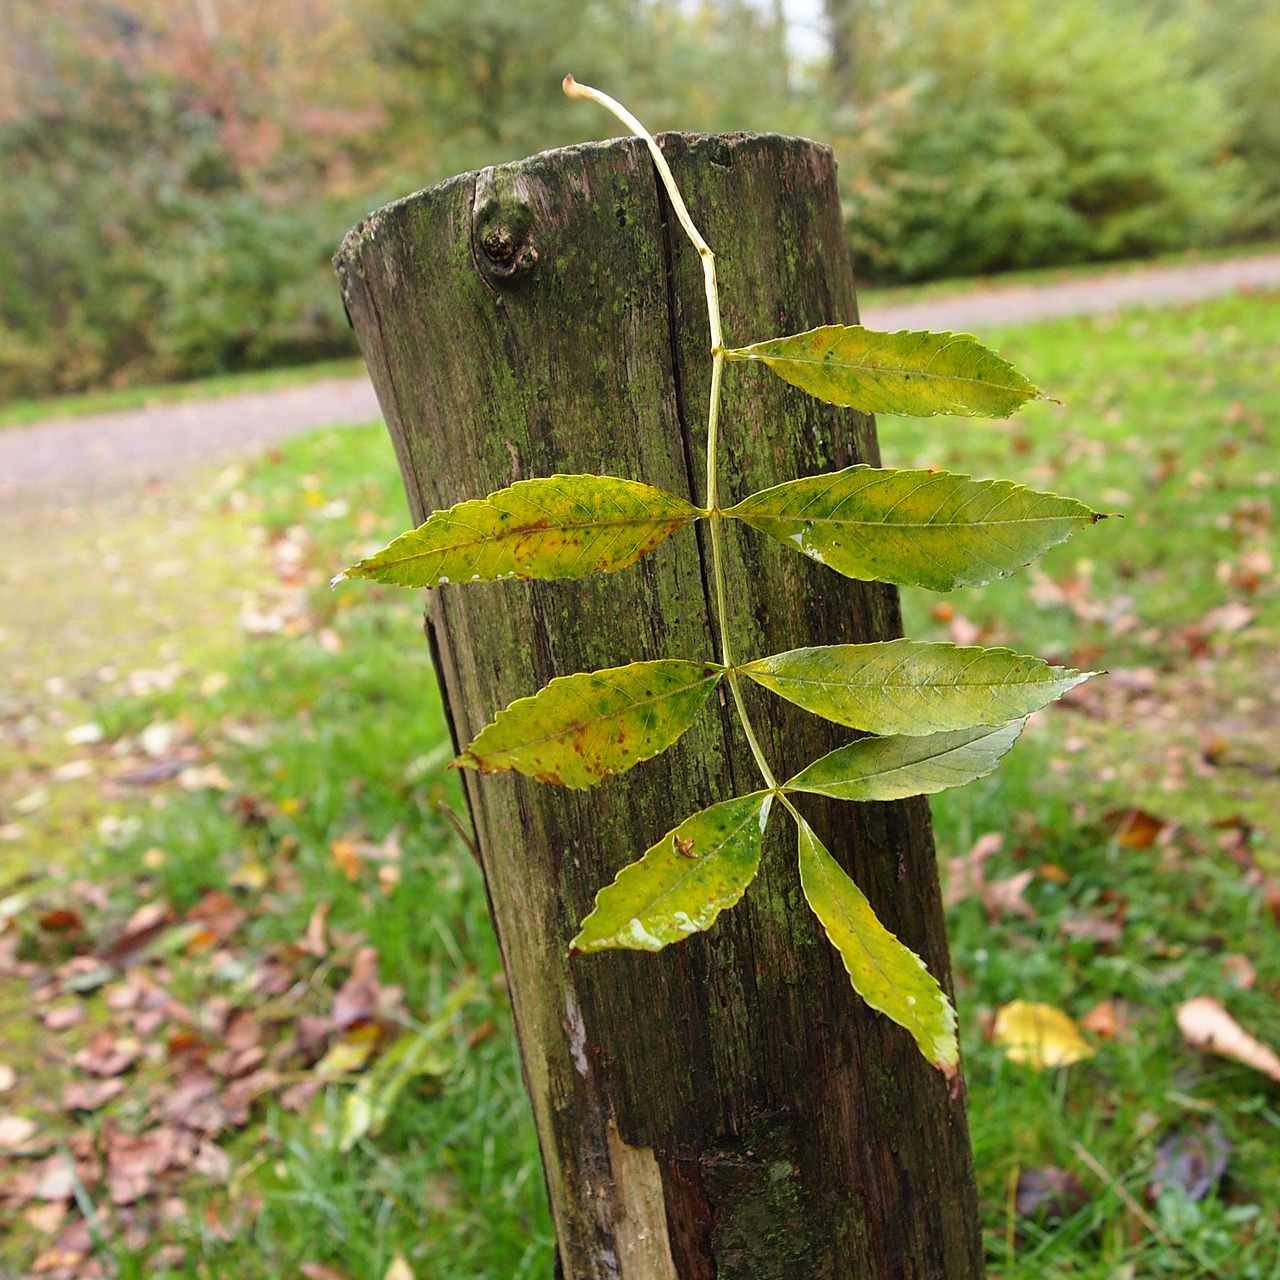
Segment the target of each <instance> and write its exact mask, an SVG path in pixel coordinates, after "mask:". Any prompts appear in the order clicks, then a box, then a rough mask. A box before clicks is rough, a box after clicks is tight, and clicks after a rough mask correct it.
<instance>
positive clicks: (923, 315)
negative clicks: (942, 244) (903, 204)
mask: <svg viewBox="0 0 1280 1280" xmlns="http://www.w3.org/2000/svg"><path fill="white" fill-rule="evenodd" d="M1276 288H1280V253H1272V254H1266V255H1264V256H1261V257H1256V258H1235V259H1232V260H1230V261H1227V262H1196V263H1191V264H1189V265H1187V266H1182V267H1145V268H1141V269H1139V270H1136V271H1124V272H1120V271H1117V272H1112V273H1110V274H1107V275H1099V276H1089V277H1086V278H1084V279H1080V280H1063V281H1059V282H1055V283H1053V284H1024V285H993V286H990V287H988V288H983V289H975V290H974V291H973V292H972V293H962V294H957V295H956V296H954V297H950V298H933V299H928V300H925V301H921V302H909V303H903V304H900V305H898V306H889V307H869V308H867V310H866V313H865V314H864V315H863V317H862V321H863V323H864V324H865V325H867V326H868V327H869V328H872V329H885V330H893V329H972V330H975V331H977V332H979V333H981V331H982V330H983V329H990V328H995V327H998V326H1000V325H1007V324H1022V323H1023V322H1025V321H1027V320H1049V319H1052V318H1053V317H1055V316H1076V315H1097V314H1099V313H1101V312H1106V311H1115V310H1116V309H1117V308H1119V307H1135V306H1155V305H1159V304H1160V303H1168V302H1195V301H1198V300H1199V299H1201V298H1215V297H1217V296H1219V295H1220V294H1224V293H1235V292H1236V291H1237V290H1240V289H1276Z"/></svg>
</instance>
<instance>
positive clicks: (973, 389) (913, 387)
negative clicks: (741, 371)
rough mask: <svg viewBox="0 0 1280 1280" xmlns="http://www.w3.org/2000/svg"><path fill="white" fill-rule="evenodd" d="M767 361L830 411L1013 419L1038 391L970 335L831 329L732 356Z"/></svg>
mask: <svg viewBox="0 0 1280 1280" xmlns="http://www.w3.org/2000/svg"><path fill="white" fill-rule="evenodd" d="M726 355H727V357H728V358H729V359H730V360H763V361H764V362H765V364H767V365H768V366H769V368H770V369H772V370H773V371H774V373H776V374H777V375H778V376H779V377H780V378H783V379H785V380H786V381H787V382H789V383H791V385H792V386H795V387H799V388H800V389H801V390H802V391H807V392H808V393H809V394H810V395H811V396H817V397H818V399H819V400H825V401H827V403H828V404H838V405H843V406H845V407H846V408H849V409H861V410H862V411H863V412H864V413H901V414H908V415H910V416H912V417H917V418H931V417H933V415H934V414H936V413H950V414H961V415H966V416H971V417H983V418H1007V417H1008V416H1009V415H1010V414H1011V413H1013V412H1014V411H1015V410H1016V409H1018V408H1019V407H1020V406H1021V405H1023V404H1025V403H1026V402H1027V401H1028V400H1033V399H1036V398H1037V397H1039V395H1040V391H1039V389H1038V388H1037V387H1035V386H1034V385H1032V384H1031V383H1030V382H1028V381H1027V380H1026V378H1024V377H1023V376H1022V374H1020V373H1019V372H1018V371H1017V370H1016V369H1015V368H1014V367H1013V365H1011V364H1010V363H1009V362H1008V361H1007V360H1003V359H1001V358H1000V357H999V356H998V355H996V353H995V352H994V351H992V350H990V349H989V348H988V347H984V346H983V345H982V343H980V342H979V341H978V340H977V339H976V338H974V337H973V336H972V335H971V334H967V333H910V332H907V331H905V330H904V331H903V332H901V333H876V332H875V331H874V330H872V329H864V328H863V327H862V326H861V325H856V324H855V325H843V324H825V325H823V326H822V327H821V328H818V329H810V330H809V331H808V332H807V333H796V334H792V335H791V336H790V337H786V338H771V339H770V340H769V341H768V342H757V343H754V344H753V345H751V346H749V347H739V348H737V349H736V350H734V351H729V352H726Z"/></svg>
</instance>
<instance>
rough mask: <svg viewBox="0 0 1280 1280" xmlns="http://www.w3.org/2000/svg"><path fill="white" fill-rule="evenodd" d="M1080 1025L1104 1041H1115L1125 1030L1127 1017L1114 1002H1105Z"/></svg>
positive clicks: (1093, 1010) (1091, 1010)
mask: <svg viewBox="0 0 1280 1280" xmlns="http://www.w3.org/2000/svg"><path fill="white" fill-rule="evenodd" d="M1080 1025H1081V1026H1082V1027H1083V1028H1084V1029H1085V1030H1086V1031H1091V1032H1093V1034H1094V1035H1095V1036H1100V1037H1101V1038H1102V1039H1103V1040H1114V1039H1115V1038H1116V1036H1117V1035H1119V1034H1120V1032H1121V1031H1123V1030H1124V1028H1125V1017H1124V1014H1123V1012H1122V1011H1121V1010H1120V1009H1118V1008H1117V1007H1116V1005H1115V1004H1114V1003H1113V1002H1112V1001H1110V1000H1103V1001H1102V1002H1101V1003H1099V1004H1095V1005H1094V1006H1093V1008H1092V1009H1090V1010H1089V1012H1088V1013H1086V1014H1085V1015H1084V1017H1083V1018H1081V1019H1080Z"/></svg>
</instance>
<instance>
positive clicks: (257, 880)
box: [227, 858, 271, 893]
mask: <svg viewBox="0 0 1280 1280" xmlns="http://www.w3.org/2000/svg"><path fill="white" fill-rule="evenodd" d="M227 883H228V884H230V885H232V886H234V887H235V888H237V889H249V890H251V891H252V892H255V893H257V892H259V891H260V890H262V889H265V888H266V887H267V885H269V884H270V883H271V871H270V868H268V867H267V866H266V865H265V864H264V863H261V862H259V861H258V860H257V859H256V858H246V859H245V860H244V861H243V862H242V863H241V864H240V865H239V866H238V867H237V868H236V869H235V870H234V871H233V872H232V873H231V874H230V875H229V876H228V877H227Z"/></svg>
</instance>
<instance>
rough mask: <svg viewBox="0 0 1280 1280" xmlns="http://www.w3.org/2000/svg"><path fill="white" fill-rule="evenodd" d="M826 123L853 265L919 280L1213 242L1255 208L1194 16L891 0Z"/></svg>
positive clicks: (1083, 5) (1041, 1) (1005, 1)
mask: <svg viewBox="0 0 1280 1280" xmlns="http://www.w3.org/2000/svg"><path fill="white" fill-rule="evenodd" d="M874 17H875V20H874V21H872V20H870V17H868V18H866V19H865V20H864V21H863V23H862V25H861V27H860V28H859V30H860V33H861V35H862V37H863V39H862V42H861V45H860V50H859V52H860V57H859V60H858V84H857V85H856V86H854V88H853V92H852V94H851V95H850V97H851V99H852V101H851V103H850V104H849V105H848V106H847V107H846V108H845V109H844V111H843V113H840V114H837V116H836V118H835V120H834V121H833V130H834V132H835V134H836V137H837V139H838V142H837V147H838V150H839V152H840V154H841V158H842V161H843V164H844V173H843V180H844V183H845V187H844V195H845V200H846V217H847V223H848V227H849V232H850V239H851V242H852V246H853V250H854V258H855V262H856V264H857V266H858V268H859V273H860V275H862V276H864V277H867V278H871V279H877V280H886V281H892V280H920V279H927V278H931V277H937V276H944V275H973V274H978V273H980V272H987V271H994V270H1004V269H1009V268H1022V267H1033V266H1041V265H1051V264H1053V265H1056V264H1062V263H1072V262H1081V261H1085V260H1089V259H1106V258H1117V257H1138V256H1142V255H1144V254H1150V253H1155V252H1160V251H1163V250H1171V249H1178V248H1184V247H1188V246H1193V245H1202V244H1209V243H1213V242H1215V241H1219V240H1221V239H1222V238H1224V237H1225V236H1227V235H1228V234H1229V233H1231V232H1232V231H1233V230H1235V229H1236V228H1237V227H1240V226H1241V225H1242V224H1244V223H1246V222H1247V221H1248V220H1249V219H1250V217H1251V216H1252V215H1253V211H1254V210H1255V209H1256V206H1257V196H1256V192H1255V191H1253V190H1252V189H1251V184H1250V181H1249V178H1248V175H1247V173H1246V169H1245V165H1244V162H1243V161H1242V160H1241V159H1240V157H1239V156H1237V155H1236V154H1234V150H1233V148H1234V145H1235V142H1236V139H1237V132H1238V127H1239V121H1240V114H1239V112H1237V111H1234V110H1233V109H1232V108H1231V106H1230V104H1229V101H1228V96H1227V93H1226V92H1225V89H1224V86H1223V84H1222V83H1221V80H1220V78H1218V77H1216V76H1214V75H1212V74H1210V72H1209V71H1208V69H1206V68H1204V67H1203V65H1202V63H1201V62H1200V61H1199V56H1198V51H1197V46H1198V30H1199V29H1198V27H1197V25H1196V24H1195V22H1194V21H1192V20H1191V19H1190V18H1189V17H1187V16H1184V15H1180V14H1178V15H1171V16H1169V17H1167V18H1166V19H1164V20H1159V19H1158V18H1157V17H1156V16H1155V15H1154V14H1152V13H1150V12H1148V11H1144V10H1143V9H1142V8H1141V7H1140V6H1134V5H1119V4H1117V3H1114V2H1113V0H1072V3H1071V4H1066V5H1064V4H1061V3H1060V2H1059V0H968V2H967V3H965V4H953V3H948V2H946V0H902V3H900V4H898V5H895V6H893V7H892V8H887V7H886V8H879V7H877V8H875V9H874Z"/></svg>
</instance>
